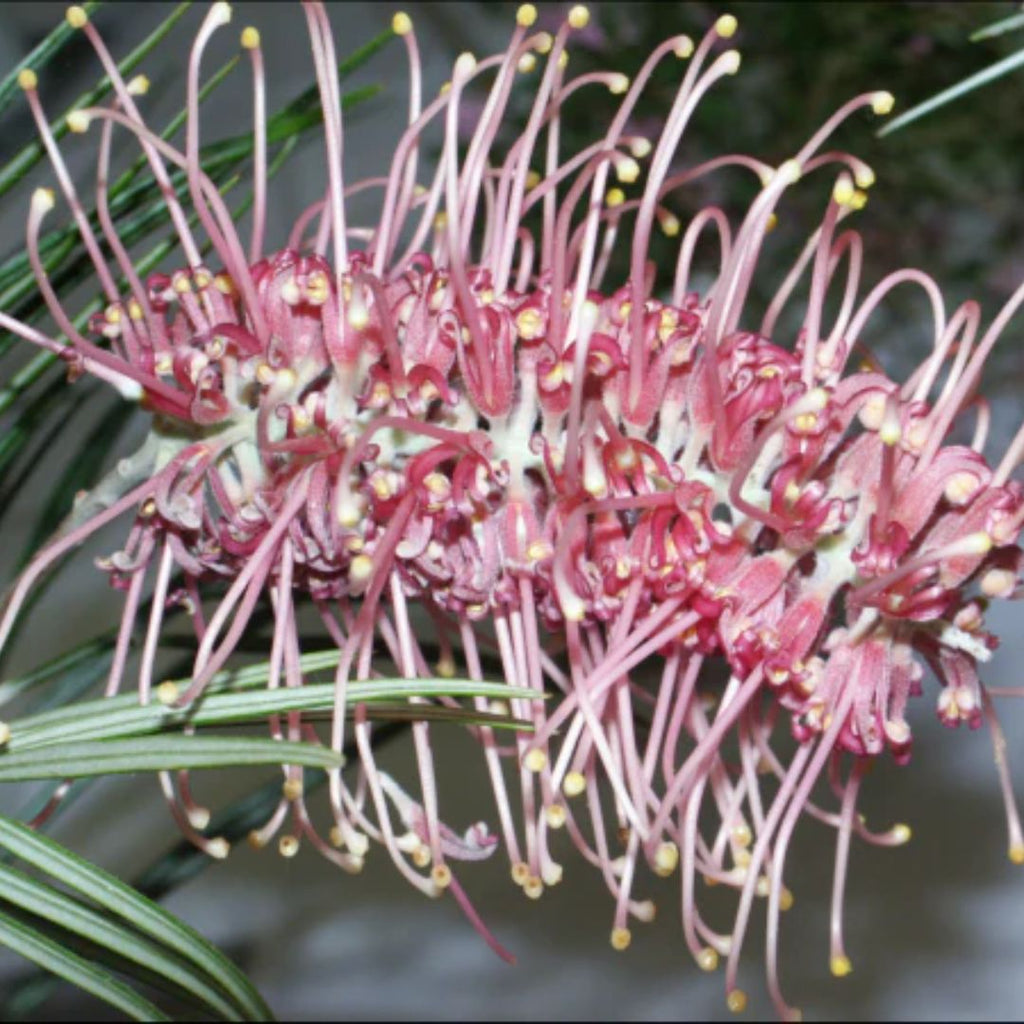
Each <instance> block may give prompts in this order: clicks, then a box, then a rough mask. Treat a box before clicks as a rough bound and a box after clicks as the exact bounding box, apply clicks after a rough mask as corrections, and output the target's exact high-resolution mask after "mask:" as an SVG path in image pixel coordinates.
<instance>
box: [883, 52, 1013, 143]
mask: <svg viewBox="0 0 1024 1024" xmlns="http://www.w3.org/2000/svg"><path fill="white" fill-rule="evenodd" d="M1022 65H1024V49H1020V50H1018V51H1017V52H1016V53H1011V54H1010V56H1009V57H1004V58H1003V59H1002V60H1000V61H997V62H996V63H995V64H992V65H990V66H989V67H987V68H984V69H982V70H981V71H979V72H978V73H977V74H975V75H971V76H970V77H969V78H965V79H964V80H963V81H962V82H958V83H957V84H956V85H952V86H950V87H949V88H948V89H943V90H942V92H940V93H938V94H937V95H936V96H933V97H932V98H931V99H930V100H925V102H924V103H919V104H918V105H917V106H916V107H911V108H910V110H907V111H904V112H903V113H902V114H900V116H899V117H896V118H893V120H891V121H890V122H889V123H888V124H887V125H886V126H885V127H884V128H880V129H879V130H878V131H877V132H876V133H875V134H876V135H877V136H878V137H879V138H882V137H884V136H886V135H891V134H892V133H893V132H895V131H898V130H899V129H900V128H903V127H905V126H906V125H908V124H911V123H912V122H914V121H916V120H918V118H921V117H924V116H925V114H930V113H931V112H932V111H933V110H936V109H938V108H939V107H942V106H945V105H946V104H947V103H952V102H953V100H957V99H960V97H961V96H966V95H967V94H968V93H969V92H973V91H974V90H975V89H980V88H981V86H983V85H988V83H989V82H994V81H995V80H996V79H997V78H1001V77H1002V76H1003V75H1008V74H1009V73H1010V72H1011V71H1014V70H1016V69H1017V68H1019V67H1021V66H1022Z"/></svg>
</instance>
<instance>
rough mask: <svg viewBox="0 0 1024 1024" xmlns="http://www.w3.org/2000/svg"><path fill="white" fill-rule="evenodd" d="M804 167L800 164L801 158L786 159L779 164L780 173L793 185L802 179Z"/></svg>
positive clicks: (785, 180)
mask: <svg viewBox="0 0 1024 1024" xmlns="http://www.w3.org/2000/svg"><path fill="white" fill-rule="evenodd" d="M803 173H804V169H803V168H802V167H801V166H800V161H799V160H792V159H791V160H785V161H783V163H782V164H780V165H779V170H778V175H779V177H780V178H781V179H782V181H783V183H784V184H786V185H792V184H794V183H795V182H797V181H799V180H800V177H801V175H802V174H803Z"/></svg>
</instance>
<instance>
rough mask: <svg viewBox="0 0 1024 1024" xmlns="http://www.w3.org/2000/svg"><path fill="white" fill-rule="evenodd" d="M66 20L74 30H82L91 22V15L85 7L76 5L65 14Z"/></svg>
mask: <svg viewBox="0 0 1024 1024" xmlns="http://www.w3.org/2000/svg"><path fill="white" fill-rule="evenodd" d="M64 18H65V20H66V21H67V23H68V24H69V25H70V26H71V27H72V28H82V27H83V26H84V25H85V23H86V22H87V21H88V20H89V15H88V13H87V12H86V10H85V8H84V7H79V6H78V5H77V4H75V5H74V6H73V7H69V8H68V9H67V11H65V12H64Z"/></svg>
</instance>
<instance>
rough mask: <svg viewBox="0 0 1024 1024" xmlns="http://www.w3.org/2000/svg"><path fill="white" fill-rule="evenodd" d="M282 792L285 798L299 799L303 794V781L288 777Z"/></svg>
mask: <svg viewBox="0 0 1024 1024" xmlns="http://www.w3.org/2000/svg"><path fill="white" fill-rule="evenodd" d="M281 792H282V793H283V794H284V798H285V800H298V799H299V797H300V796H302V782H301V781H300V780H299V779H286V780H285V782H284V785H283V786H282V787H281Z"/></svg>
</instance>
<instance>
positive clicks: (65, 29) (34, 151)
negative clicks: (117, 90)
mask: <svg viewBox="0 0 1024 1024" xmlns="http://www.w3.org/2000/svg"><path fill="white" fill-rule="evenodd" d="M92 6H93V5H87V10H88V9H90V8H91V7H92ZM188 8H189V4H188V3H182V4H178V6H177V7H176V8H175V9H174V10H173V11H172V12H171V13H170V14H169V15H168V16H167V17H166V18H164V20H163V21H162V22H161V23H160V24H159V25H158V26H157V27H156V28H155V29H154V30H153V31H152V32H151V33H150V34H149V35H148V36H146V38H145V39H143V41H142V42H141V43H139V45H138V46H136V47H135V49H134V50H132V52H131V53H130V54H128V56H127V57H125V59H124V60H122V61H121V63H120V64H118V65H117V66H118V69H119V70H120V72H121V74H122V75H128V74H130V73H131V72H132V71H133V70H134V69H135V68H136V67H137V66H138V65H139V64H140V63H141V62H142V60H143V59H144V58H145V57H146V56H147V55H148V54H149V53H150V52H151V51H152V50H153V49H154V48H155V47H157V46H158V45H159V44H160V43H161V42H162V41H163V39H164V37H165V36H166V35H167V33H168V32H170V31H171V29H172V28H173V27H174V25H175V23H176V22H177V21H178V20H179V19H180V18H181V16H182V15H183V14H184V13H185V11H187V10H188ZM76 31H77V29H72V28H71V26H70V25H68V24H67V23H66V22H62V23H61V24H60V25H59V26H58V27H57V28H55V29H54V30H53V32H51V33H50V35H49V36H47V38H46V39H44V40H43V42H42V43H41V44H40V47H39V48H46V47H47V46H48V42H47V41H48V40H50V39H52V38H54V37H56V39H57V45H58V47H59V46H60V45H63V43H64V42H65V41H66V40H67V38H68V37H69V36H70V35H71V34H73V33H74V32H76ZM39 48H37V49H39ZM35 52H36V51H33V54H34V53H35ZM53 52H55V51H54V50H53V49H52V48H48V49H45V50H44V54H43V56H44V59H46V60H49V58H50V57H51V56H52V54H53ZM33 54H30V55H29V56H28V57H27V58H26V59H25V60H24V61H22V62H21V63H20V64H19V65H18V66H17V67H16V68H15V69H14V70H13V71H12V72H11V74H10V75H8V76H7V78H6V79H4V82H3V83H2V84H0V96H3V102H4V103H6V102H9V100H10V92H8V93H7V94H4V93H3V91H2V90H4V89H5V88H6V89H9V90H10V89H17V88H18V72H19V71H20V70H21V69H22V68H24V67H27V66H30V62H31V61H32V57H33ZM31 66H34V67H35V68H36V69H38V68H39V67H40V66H42V61H40V62H38V63H35V64H34V65H31ZM109 92H110V80H109V79H108V78H107V77H106V76H104V77H103V78H101V79H100V81H99V84H97V86H96V87H95V88H94V89H90V90H89V91H88V92H86V93H83V94H82V95H81V96H79V97H78V99H77V100H75V102H74V103H72V104H71V106H70V107H69V108H68V109H67V110H65V111H64V113H63V114H62V115H61V116H60V117H58V118H57V119H56V120H55V121H54V122H53V123H52V124H51V125H50V131H51V132H53V136H54V138H56V139H58V140H60V139H62V138H63V137H64V136H65V135H66V134H67V131H68V126H67V121H66V120H65V117H66V115H67V114H68V113H69V112H70V111H71V110H74V109H77V108H79V107H92V106H95V105H96V104H97V103H99V102H100V100H102V99H103V97H104V96H106V95H107V93H109ZM45 152H46V151H45V150H44V148H43V144H42V143H41V142H38V141H35V142H30V143H29V144H28V145H27V146H24V147H23V148H22V149H21V150H20V151H19V152H18V154H17V155H16V156H15V157H14V158H13V159H11V160H8V161H7V162H6V163H5V164H4V166H3V167H2V168H0V196H3V195H4V194H5V193H6V192H8V191H10V190H11V189H12V188H13V187H14V186H15V185H16V184H17V183H18V182H19V181H20V180H21V179H22V178H23V177H24V176H25V175H26V174H28V172H29V171H30V170H31V169H32V168H33V167H34V166H35V165H36V164H37V163H39V161H40V160H42V159H43V156H44V155H45Z"/></svg>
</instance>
